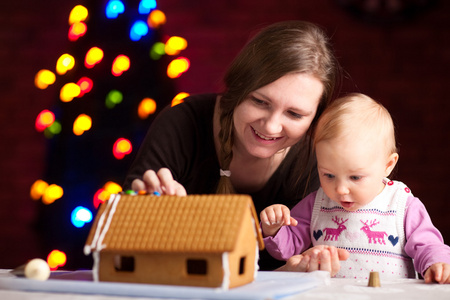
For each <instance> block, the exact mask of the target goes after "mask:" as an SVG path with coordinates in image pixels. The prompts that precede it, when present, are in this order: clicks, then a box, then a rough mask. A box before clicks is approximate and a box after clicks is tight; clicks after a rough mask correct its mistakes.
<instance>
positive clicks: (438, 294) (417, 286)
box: [0, 270, 450, 300]
mask: <svg viewBox="0 0 450 300" xmlns="http://www.w3.org/2000/svg"><path fill="white" fill-rule="evenodd" d="M270 273H284V272H270ZM323 273H324V272H322V273H321V274H320V276H318V277H317V276H316V278H319V281H320V282H319V284H316V287H314V288H312V289H309V290H307V291H304V292H301V293H299V294H296V295H292V296H288V297H285V298H284V299H286V300H295V299H333V300H340V299H345V300H353V299H355V300H356V299H358V300H366V299H367V300H371V299H375V300H377V299H383V300H386V299H395V300H402V299H433V300H439V299H447V300H448V299H450V285H449V284H447V285H439V284H425V283H424V281H423V280H418V279H417V280H416V279H396V280H390V281H389V282H386V281H382V282H381V287H378V288H373V287H368V286H367V284H368V282H367V281H366V280H353V279H338V278H329V277H327V276H325V277H324V276H323V275H324V274H323ZM284 274H285V275H286V276H288V275H289V276H291V275H290V273H284ZM302 274H305V273H302ZM308 274H310V273H308ZM277 275H280V276H283V274H277ZM306 276H309V275H306ZM279 278H283V277H279ZM286 278H287V277H286ZM299 278H301V277H299ZM2 280H6V282H7V280H13V281H14V280H16V279H14V276H13V275H11V274H10V273H9V270H0V283H2ZM4 282H5V281H3V286H0V299H8V300H34V299H46V300H56V299H58V300H115V299H117V300H119V299H121V300H125V299H130V300H131V299H134V300H138V299H149V298H148V297H139V296H138V297H136V296H133V297H128V296H115V295H105V294H102V293H100V294H89V293H87V294H86V293H84V292H83V291H80V293H78V292H74V291H73V290H74V289H73V287H72V288H70V289H69V290H68V292H60V291H58V292H54V291H45V289H44V290H43V291H39V290H38V291H25V290H22V288H20V286H19V288H17V287H9V286H6V287H5V284H4ZM17 282H19V284H22V283H23V284H24V285H26V284H27V283H29V282H31V281H30V280H29V279H23V280H22V279H20V280H17ZM35 282H36V281H35ZM47 282H48V281H47ZM89 284H92V285H94V284H95V283H92V282H91V283H89ZM81 288H82V286H81ZM175 298H176V297H175ZM151 299H158V298H151ZM159 299H161V298H159ZM269 299H270V297H269Z"/></svg>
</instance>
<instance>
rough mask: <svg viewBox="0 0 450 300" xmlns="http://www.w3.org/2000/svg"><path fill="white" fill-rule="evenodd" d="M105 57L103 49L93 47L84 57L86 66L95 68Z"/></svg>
mask: <svg viewBox="0 0 450 300" xmlns="http://www.w3.org/2000/svg"><path fill="white" fill-rule="evenodd" d="M102 59H103V50H102V49H100V48H98V47H92V48H91V49H89V50H88V52H87V53H86V57H85V59H84V66H85V67H86V68H88V69H91V68H93V67H94V66H95V65H96V64H98V63H100V62H101V61H102Z"/></svg>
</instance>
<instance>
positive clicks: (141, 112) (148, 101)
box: [138, 98, 156, 119]
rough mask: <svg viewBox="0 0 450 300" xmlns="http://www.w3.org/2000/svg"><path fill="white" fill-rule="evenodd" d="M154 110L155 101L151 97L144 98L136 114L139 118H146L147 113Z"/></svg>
mask: <svg viewBox="0 0 450 300" xmlns="http://www.w3.org/2000/svg"><path fill="white" fill-rule="evenodd" d="M155 111H156V101H155V100H153V99H152V98H144V99H142V101H141V102H140V103H139V106H138V116H139V118H141V119H146V118H148V116H149V115H151V114H154V113H155Z"/></svg>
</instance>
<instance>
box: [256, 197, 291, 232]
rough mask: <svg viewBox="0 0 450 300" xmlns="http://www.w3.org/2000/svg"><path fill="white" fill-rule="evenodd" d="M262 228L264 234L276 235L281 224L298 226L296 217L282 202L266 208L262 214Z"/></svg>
mask: <svg viewBox="0 0 450 300" xmlns="http://www.w3.org/2000/svg"><path fill="white" fill-rule="evenodd" d="M260 218H261V227H262V228H261V229H262V231H263V234H264V236H265V237H266V236H274V235H275V234H276V233H277V232H278V230H280V228H281V226H285V225H287V226H289V225H292V226H297V224H298V222H297V220H296V219H294V218H292V217H291V212H290V210H289V208H288V207H287V206H285V205H282V204H274V205H271V206H269V207H267V208H265V209H264V210H263V211H262V212H261V214H260Z"/></svg>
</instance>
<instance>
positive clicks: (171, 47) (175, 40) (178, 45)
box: [164, 36, 187, 55]
mask: <svg viewBox="0 0 450 300" xmlns="http://www.w3.org/2000/svg"><path fill="white" fill-rule="evenodd" d="M186 47H187V41H186V40H185V39H184V38H182V37H179V36H172V37H171V38H169V39H168V40H167V42H166V45H165V49H164V50H165V53H166V54H168V55H177V54H179V53H180V52H181V51H182V50H184V49H186Z"/></svg>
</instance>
